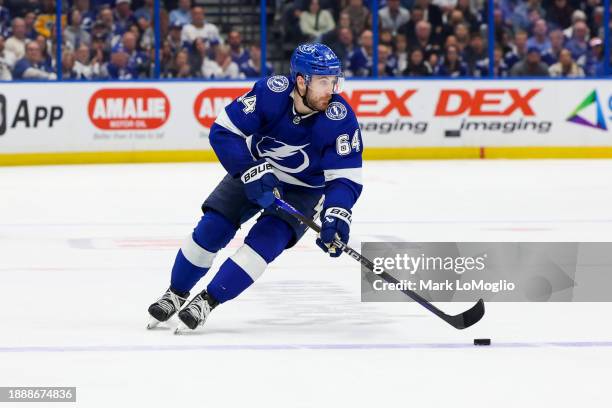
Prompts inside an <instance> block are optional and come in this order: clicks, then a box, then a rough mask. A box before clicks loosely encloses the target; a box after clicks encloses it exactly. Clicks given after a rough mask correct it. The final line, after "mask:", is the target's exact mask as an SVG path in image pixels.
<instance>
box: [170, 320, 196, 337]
mask: <svg viewBox="0 0 612 408" xmlns="http://www.w3.org/2000/svg"><path fill="white" fill-rule="evenodd" d="M194 331H195V330H193V329H190V328H189V327H187V325H186V324H185V323H183V322H179V324H178V326H177V327H176V329H174V334H175V335H181V334H187V333H193V332H194Z"/></svg>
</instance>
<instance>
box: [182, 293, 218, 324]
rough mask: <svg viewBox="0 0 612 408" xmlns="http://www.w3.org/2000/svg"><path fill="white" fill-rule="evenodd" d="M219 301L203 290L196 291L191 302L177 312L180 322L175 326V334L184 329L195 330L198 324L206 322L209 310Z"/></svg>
mask: <svg viewBox="0 0 612 408" xmlns="http://www.w3.org/2000/svg"><path fill="white" fill-rule="evenodd" d="M218 304H219V302H217V301H216V300H215V299H213V298H212V296H210V295H209V294H208V293H207V292H206V291H205V290H203V291H202V292H201V293H198V294H197V296H196V297H194V298H193V299H192V300H191V302H189V303H188V304H187V306H185V307H184V308H183V310H181V311H180V312H179V314H178V318H179V320H180V321H181V323H182V324H179V327H177V328H176V330H175V332H174V333H175V334H179V333H180V332H182V331H185V330H186V329H191V330H195V329H196V328H197V327H198V326H200V325H202V324H204V322H206V318H207V317H208V315H209V314H210V312H211V311H212V310H213V309H214V308H215V307H217V305H218Z"/></svg>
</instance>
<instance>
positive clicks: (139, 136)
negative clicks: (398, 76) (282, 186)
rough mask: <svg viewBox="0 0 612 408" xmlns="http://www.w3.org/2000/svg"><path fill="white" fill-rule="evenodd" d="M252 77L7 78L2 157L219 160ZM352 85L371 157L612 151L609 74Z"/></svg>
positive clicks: (1, 93) (11, 161)
mask: <svg viewBox="0 0 612 408" xmlns="http://www.w3.org/2000/svg"><path fill="white" fill-rule="evenodd" d="M269 83H270V87H272V88H274V87H276V89H279V88H278V86H279V85H278V84H279V83H282V81H277V82H269ZM252 84H253V82H252V81H222V82H219V81H215V82H201V81H188V82H128V83H117V82H88V83H77V82H64V83H45V84H44V85H42V84H41V83H3V86H2V87H1V88H0V164H3V165H17V164H48V163H113V162H166V161H212V160H216V158H215V155H214V153H213V152H212V150H211V148H210V144H209V142H208V134H209V131H210V126H211V125H212V123H213V122H214V120H215V118H216V116H217V114H218V113H219V112H220V111H221V110H222V109H223V108H224V106H225V105H227V103H229V102H230V101H231V100H233V99H234V98H236V97H239V96H241V95H243V94H244V93H246V92H247V91H248V90H249V89H250V87H251V86H252ZM343 96H344V98H345V99H346V100H347V102H348V103H349V104H350V105H351V107H352V108H353V110H354V111H355V113H356V114H357V117H358V121H359V125H360V127H361V130H362V135H363V139H364V144H365V146H366V150H365V157H366V158H367V159H433V158H441V159H456V158H469V159H472V158H598V157H602V158H603V157H612V137H611V135H610V129H609V128H610V126H612V123H611V121H612V85H611V84H610V82H609V81H603V80H496V81H489V80H470V81H465V80H419V81H408V80H371V81H359V80H351V81H347V82H346V86H345V91H344V95H343ZM257 103H260V102H259V101H257Z"/></svg>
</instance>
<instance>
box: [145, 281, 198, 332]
mask: <svg viewBox="0 0 612 408" xmlns="http://www.w3.org/2000/svg"><path fill="white" fill-rule="evenodd" d="M188 297H189V292H187V293H179V294H177V293H175V292H173V291H172V289H168V290H167V291H166V293H164V295H163V296H162V297H161V298H159V299H158V300H157V301H156V302H155V303H153V304H152V305H151V306H149V314H150V315H151V320H150V321H149V324H148V325H147V329H153V328H155V327H156V326H157V325H158V324H160V323H161V322H165V321H167V320H168V319H170V318H171V317H172V316H173V315H174V314H175V313H176V312H178V311H179V309H180V308H181V306H183V304H184V303H185V302H186V301H187V298H188Z"/></svg>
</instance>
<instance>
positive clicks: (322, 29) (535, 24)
mask: <svg viewBox="0 0 612 408" xmlns="http://www.w3.org/2000/svg"><path fill="white" fill-rule="evenodd" d="M290 4H291V7H290V8H289V10H291V13H290V14H286V13H285V15H284V18H285V19H286V20H289V21H290V20H291V19H292V18H293V19H294V20H295V21H293V22H290V26H298V27H299V29H300V30H301V32H299V33H297V35H296V33H295V30H294V32H292V31H291V29H290V28H287V29H286V32H288V33H291V34H292V36H293V37H295V38H297V39H298V41H297V42H299V41H303V40H320V41H323V42H324V43H326V44H328V45H329V46H330V47H331V48H332V49H333V50H334V51H335V52H336V54H338V56H340V58H341V59H342V60H343V63H344V67H345V68H346V75H347V76H354V77H365V76H371V75H372V74H373V71H374V69H373V58H372V56H373V54H374V50H373V47H374V41H373V36H374V34H373V32H374V30H373V29H372V28H373V27H372V23H373V21H374V19H373V16H372V13H371V10H370V9H369V6H370V4H369V3H364V1H363V0H345V1H337V0H336V1H334V0H327V1H326V0H306V1H304V0H302V1H300V0H295V1H292V2H290ZM379 4H380V8H379V10H378V15H377V17H378V18H377V20H378V27H377V28H378V30H377V32H378V46H377V53H378V62H377V65H378V66H377V67H376V68H377V69H376V71H377V73H378V76H379V77H394V76H408V77H412V76H440V77H488V76H489V69H490V68H489V67H490V64H489V54H488V46H489V44H488V18H487V16H488V12H487V1H486V0H381V1H379ZM494 4H495V8H494V10H493V19H494V27H495V28H494V33H493V34H494V35H493V38H494V40H495V43H494V44H492V47H493V73H492V76H495V77H508V76H551V77H584V76H602V75H604V61H603V57H604V50H603V39H604V30H606V27H608V29H609V26H610V23H611V22H607V24H606V22H604V17H603V16H604V8H603V2H602V0H495V2H494ZM296 23H299V24H296Z"/></svg>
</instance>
